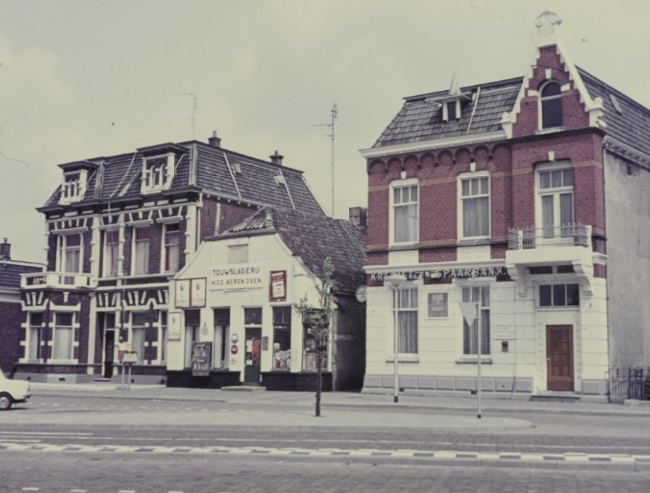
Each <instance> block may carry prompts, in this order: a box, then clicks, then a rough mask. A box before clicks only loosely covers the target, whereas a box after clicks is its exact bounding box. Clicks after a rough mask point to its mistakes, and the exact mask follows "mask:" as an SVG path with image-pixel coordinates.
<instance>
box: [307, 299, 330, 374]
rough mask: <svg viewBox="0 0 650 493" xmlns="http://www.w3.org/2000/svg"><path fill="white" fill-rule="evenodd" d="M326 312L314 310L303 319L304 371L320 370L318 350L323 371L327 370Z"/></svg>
mask: <svg viewBox="0 0 650 493" xmlns="http://www.w3.org/2000/svg"><path fill="white" fill-rule="evenodd" d="M324 317H327V313H326V312H325V310H319V309H313V310H311V311H310V313H307V314H306V315H305V318H304V319H303V355H302V369H303V370H307V371H316V370H317V369H318V348H320V349H321V353H320V356H321V366H320V367H321V369H323V370H325V369H327V340H328V329H327V328H323V329H322V330H320V333H319V329H318V328H319V327H323V320H324Z"/></svg>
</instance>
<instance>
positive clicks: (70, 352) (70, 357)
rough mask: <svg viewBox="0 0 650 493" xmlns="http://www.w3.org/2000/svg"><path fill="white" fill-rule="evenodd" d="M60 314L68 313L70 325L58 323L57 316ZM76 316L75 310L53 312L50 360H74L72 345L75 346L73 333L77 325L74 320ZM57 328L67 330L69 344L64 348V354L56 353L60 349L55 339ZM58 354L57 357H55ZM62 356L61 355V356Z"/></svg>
mask: <svg viewBox="0 0 650 493" xmlns="http://www.w3.org/2000/svg"><path fill="white" fill-rule="evenodd" d="M60 315H70V317H71V322H70V325H65V326H63V325H60V324H59V316H60ZM76 319H77V317H76V316H75V312H70V311H56V312H54V323H53V327H54V329H53V331H52V355H51V356H52V358H51V360H52V361H74V347H75V340H74V334H75V327H77V325H78V324H77V323H76V322H75V320H76ZM59 330H66V331H68V330H69V337H70V341H69V345H68V347H67V348H64V351H65V354H57V353H59V352H60V349H59V347H58V341H57V332H58V331H59ZM57 356H58V357H57ZM61 356H62V357H61Z"/></svg>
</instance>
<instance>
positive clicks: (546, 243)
mask: <svg viewBox="0 0 650 493" xmlns="http://www.w3.org/2000/svg"><path fill="white" fill-rule="evenodd" d="M590 237H591V226H586V225H584V224H562V225H560V226H544V227H542V228H535V227H527V228H509V229H508V248H509V249H510V250H528V249H532V248H551V247H573V246H580V247H589V246H590V245H591V240H590Z"/></svg>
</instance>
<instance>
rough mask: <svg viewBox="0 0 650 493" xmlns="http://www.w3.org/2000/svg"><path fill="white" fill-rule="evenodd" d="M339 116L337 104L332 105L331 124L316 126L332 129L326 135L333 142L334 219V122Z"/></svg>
mask: <svg viewBox="0 0 650 493" xmlns="http://www.w3.org/2000/svg"><path fill="white" fill-rule="evenodd" d="M337 114H338V109H337V107H336V104H333V105H332V112H331V120H330V123H323V124H320V125H314V126H316V127H329V128H330V133H329V134H327V135H326V137H329V138H330V140H331V142H332V151H331V152H332V212H331V214H332V217H334V161H335V159H334V148H335V147H334V144H335V141H336V133H335V127H334V122H335V121H336V116H337Z"/></svg>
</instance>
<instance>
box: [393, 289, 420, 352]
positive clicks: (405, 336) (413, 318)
mask: <svg viewBox="0 0 650 493" xmlns="http://www.w3.org/2000/svg"><path fill="white" fill-rule="evenodd" d="M393 314H394V317H395V323H396V324H397V344H398V345H397V350H398V353H400V354H406V353H412V354H416V353H417V352H418V290H417V289H415V288H408V289H397V290H395V291H394V292H393Z"/></svg>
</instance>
